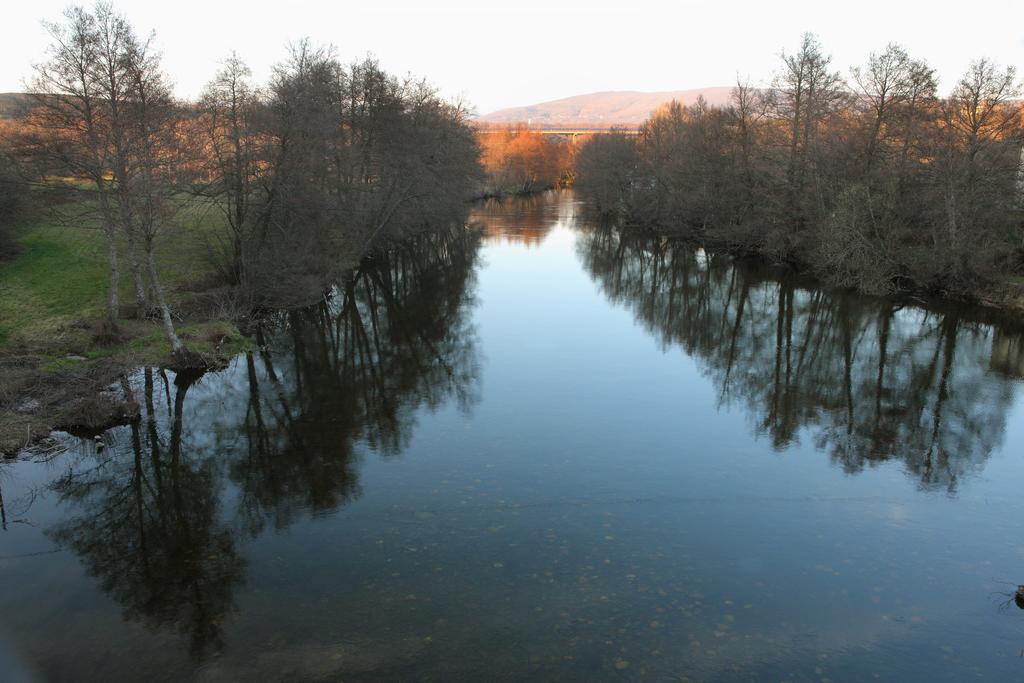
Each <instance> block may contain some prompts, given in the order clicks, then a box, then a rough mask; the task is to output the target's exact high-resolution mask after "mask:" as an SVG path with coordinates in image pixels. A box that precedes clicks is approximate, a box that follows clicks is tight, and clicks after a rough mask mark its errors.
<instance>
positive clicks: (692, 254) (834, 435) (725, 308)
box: [578, 226, 1021, 493]
mask: <svg viewBox="0 0 1024 683" xmlns="http://www.w3.org/2000/svg"><path fill="white" fill-rule="evenodd" d="M578 249H579V253H580V256H581V258H582V260H583V262H584V265H585V267H586V268H587V270H588V271H589V272H590V273H591V274H592V275H593V276H594V277H595V279H596V280H597V282H598V283H599V284H600V287H601V288H602V290H603V292H604V293H605V295H606V296H607V297H609V298H610V299H611V300H613V301H615V302H618V303H621V304H623V305H625V306H627V307H628V308H629V309H630V310H631V311H632V312H633V314H634V315H635V316H636V318H637V319H638V320H639V321H641V322H642V323H643V324H644V326H645V327H646V329H647V330H648V332H650V333H651V334H652V335H654V336H655V337H657V338H658V339H659V340H660V343H661V344H662V346H663V347H668V346H671V345H679V346H680V347H682V348H683V349H684V350H685V352H686V353H687V354H689V355H691V356H694V357H696V358H698V359H700V361H701V362H702V366H703V369H704V372H706V374H707V375H708V376H709V377H710V378H711V379H712V380H713V381H714V383H715V386H716V387H717V389H718V391H719V395H720V400H721V402H722V404H723V405H728V404H732V403H735V402H742V403H743V404H744V405H745V407H746V410H747V411H748V414H749V415H750V416H752V419H753V421H754V423H755V429H756V431H757V432H758V433H763V434H767V435H768V436H769V438H770V439H771V441H772V444H773V446H774V447H775V448H776V449H777V450H781V449H784V448H786V447H788V446H789V445H791V444H793V443H794V442H796V441H798V440H799V439H800V438H801V436H803V435H806V436H808V437H810V438H812V439H813V440H814V443H815V444H816V446H817V447H818V448H820V449H822V450H824V451H827V452H828V453H829V454H830V456H831V457H832V459H833V460H834V461H836V462H837V463H839V464H840V465H841V466H842V467H843V468H844V470H846V471H847V472H857V471H859V470H861V469H863V468H864V467H865V466H867V465H870V464H872V463H875V462H879V461H884V460H889V459H899V460H901V461H903V463H904V464H905V467H906V469H907V471H908V472H909V473H910V474H912V475H913V476H914V477H915V478H917V479H918V480H919V482H920V484H921V485H922V486H923V487H926V488H939V489H943V488H944V489H947V490H948V491H949V492H951V493H952V492H955V490H956V488H957V484H958V482H959V481H960V480H961V479H962V478H963V476H964V474H965V473H967V472H969V471H970V470H973V469H976V468H978V467H980V466H981V465H982V463H983V462H984V461H985V460H986V459H987V458H988V456H989V455H990V453H991V452H992V450H993V448H995V447H996V446H998V445H999V443H1000V442H1001V440H1002V437H1003V432H1004V428H1005V422H1006V414H1007V410H1008V409H1009V407H1010V403H1011V397H1012V393H1011V391H1012V384H1011V381H1010V380H1009V379H1008V378H1006V377H1005V376H1003V375H1006V374H1010V375H1015V374H1019V372H1020V370H1019V368H1020V367H1021V363H1020V362H1019V361H1020V355H1021V354H1019V353H1017V350H1019V349H1020V348H1021V343H1020V337H1019V335H1017V334H1014V333H1012V332H1010V331H1005V330H999V329H997V328H995V327H992V326H990V325H987V324H983V323H978V322H972V321H970V320H968V319H966V318H965V317H963V315H962V313H961V312H960V311H958V310H955V309H948V310H944V311H941V312H940V311H933V310H926V309H921V308H917V307H908V306H903V305H901V304H899V303H896V302H893V301H890V300H886V299H875V298H867V297H863V296H856V295H852V294H848V293H844V292H830V291H823V290H818V289H813V288H804V287H801V286H800V285H799V284H798V283H797V282H795V281H794V280H793V278H791V277H785V276H783V277H778V278H776V277H771V275H770V274H767V273H764V272H759V271H758V269H756V268H754V267H751V266H747V265H743V264H738V263H735V262H734V261H733V260H732V259H731V258H728V257H724V256H716V255H712V254H707V253H705V252H703V251H702V250H694V249H691V248H689V247H686V246H683V245H676V244H673V243H672V242H669V241H666V240H663V239H659V238H653V237H652V238H631V237H623V236H622V235H621V234H620V233H619V232H617V231H616V230H614V229H613V228H611V227H608V226H605V227H602V228H597V229H594V230H592V231H588V232H586V233H585V234H583V235H581V236H580V241H579V243H578ZM990 367H992V368H996V369H998V370H1000V373H993V372H991V371H990V370H989V368H990Z"/></svg>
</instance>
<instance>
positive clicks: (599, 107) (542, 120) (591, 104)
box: [477, 87, 732, 128]
mask: <svg viewBox="0 0 1024 683" xmlns="http://www.w3.org/2000/svg"><path fill="white" fill-rule="evenodd" d="M731 94H732V88H731V87H718V88H698V89H696V90H669V91H665V92H638V91H635V90H615V91H609V92H595V93H590V94H589V95H576V96H575V97H566V98H564V99H561V100H552V101H551V102H541V103H540V104H531V105H529V106H526V107H512V108H510V109H501V110H499V111H496V112H491V113H490V114H485V115H483V116H481V117H479V118H478V119H477V120H478V121H481V122H484V123H526V122H527V121H529V123H530V125H531V126H536V127H541V128H552V127H561V126H583V125H591V126H602V127H603V126H613V125H627V126H635V125H638V124H640V123H643V122H644V120H645V119H646V118H647V117H648V116H650V114H651V112H652V111H654V110H655V109H657V108H658V107H659V106H661V105H662V104H665V103H666V102H671V101H672V100H679V101H680V102H682V103H683V104H693V103H694V102H696V101H697V98H698V97H699V96H701V95H703V96H704V99H705V100H707V101H708V104H713V105H719V106H720V105H724V104H728V103H729V98H730V96H731Z"/></svg>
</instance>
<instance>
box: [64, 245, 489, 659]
mask: <svg viewBox="0 0 1024 683" xmlns="http://www.w3.org/2000/svg"><path fill="white" fill-rule="evenodd" d="M479 244H480V235H479V233H477V232H475V231H468V230H466V229H464V228H462V227H458V228H452V229H450V230H447V231H441V232H429V233H423V234H422V235H420V236H418V237H415V238H413V239H410V240H408V241H405V242H403V243H402V244H400V245H398V246H395V247H394V248H392V249H389V250H386V251H381V252H378V253H375V254H374V255H372V256H370V257H367V258H366V259H364V261H363V262H362V264H361V265H360V267H359V268H358V269H357V270H356V272H355V273H354V274H353V276H352V278H351V279H350V280H349V281H347V282H346V283H345V284H344V285H342V286H340V287H338V288H337V290H336V291H335V292H333V293H332V295H330V296H328V297H325V298H324V300H323V302H322V303H320V304H319V305H317V306H313V307H310V308H308V309H304V310H299V311H291V312H283V313H280V314H278V315H277V316H275V317H274V319H273V320H271V321H269V322H268V324H267V325H265V326H264V328H263V329H261V330H260V332H259V335H258V342H259V345H258V348H257V350H256V351H254V352H250V353H247V354H245V356H244V357H243V358H240V359H238V360H237V361H236V363H235V365H233V367H232V368H229V369H228V370H227V371H225V372H224V373H217V374H212V375H207V376H206V377H203V378H202V379H200V377H199V376H196V375H191V376H189V375H185V374H178V375H177V376H175V377H174V378H173V380H170V379H168V376H167V375H168V373H165V372H163V371H159V370H153V369H149V368H147V369H145V370H144V371H143V372H142V373H141V375H140V376H139V378H138V379H137V381H135V382H134V384H135V386H131V385H130V383H129V382H128V381H127V380H126V381H125V383H124V384H125V391H127V392H131V393H133V394H134V396H135V398H136V399H137V400H138V402H139V403H140V404H141V405H140V417H139V418H138V419H136V420H135V421H134V422H133V423H132V424H131V425H130V428H129V429H127V430H124V432H125V433H124V434H123V435H122V437H123V438H122V439H121V440H122V441H125V440H126V441H128V442H129V443H122V444H117V443H115V444H114V446H113V447H111V448H108V449H106V450H105V451H101V452H99V453H95V454H94V455H93V456H92V457H91V458H87V459H85V461H84V463H83V464H82V465H81V466H75V467H74V468H73V469H71V470H70V471H68V472H67V473H66V474H65V475H64V476H62V477H60V478H59V479H58V480H57V481H55V482H54V483H53V485H52V486H53V489H54V490H55V491H56V492H57V493H58V494H59V495H60V497H61V499H62V501H64V502H65V503H72V504H73V505H74V509H75V510H76V511H77V512H76V513H75V514H74V515H72V516H70V517H69V518H68V519H66V520H64V521H62V522H61V523H59V524H57V525H56V526H54V527H52V528H51V529H50V530H49V531H48V533H49V534H50V536H51V537H52V538H53V539H54V540H55V541H56V542H57V543H59V544H60V545H62V546H64V547H67V548H69V549H71V550H73V551H74V552H75V553H76V554H77V555H78V556H79V557H80V558H81V561H82V562H83V563H84V564H85V566H86V567H87V569H88V571H89V573H90V574H91V575H93V576H95V577H96V578H98V579H99V581H100V584H101V586H102V588H103V589H104V591H106V592H107V593H109V594H110V595H112V596H113V597H114V598H115V599H116V600H117V601H118V603H119V604H120V605H121V606H122V608H123V610H124V614H125V617H126V618H127V619H129V620H136V621H140V622H142V623H145V624H146V625H147V626H149V627H151V628H176V629H177V630H179V631H180V632H181V633H182V634H183V635H185V636H186V638H187V640H188V642H189V649H190V652H191V653H192V655H193V656H194V657H196V658H199V659H202V658H204V657H205V656H206V655H208V654H209V653H211V652H216V651H219V650H220V649H221V647H222V645H223V632H222V623H223V620H224V618H225V616H226V615H227V614H228V612H229V611H230V610H231V608H232V604H233V593H234V591H235V590H236V588H237V587H238V586H240V585H241V584H242V582H243V580H244V575H245V561H244V560H243V559H242V558H241V556H240V553H239V549H238V541H239V536H238V535H237V533H235V530H236V527H237V524H236V523H235V522H234V521H233V517H232V512H231V510H228V509H226V508H227V507H228V506H230V505H237V510H236V512H235V517H234V519H236V520H241V526H242V527H243V528H244V529H245V530H246V531H247V532H248V533H251V534H256V533H258V532H259V531H261V530H262V529H263V528H264V526H265V524H266V522H267V521H268V520H269V521H270V522H271V523H272V524H273V525H274V526H275V527H277V528H281V527H284V526H287V525H288V524H290V523H291V522H293V521H295V520H296V519H297V517H298V516H299V515H300V514H303V513H322V512H327V511H330V510H334V509H336V508H338V507H339V506H341V505H344V504H345V503H346V501H348V500H350V499H352V498H353V497H355V496H358V494H359V476H358V463H357V452H358V450H359V447H360V445H361V444H365V446H366V447H368V448H370V449H371V450H374V451H377V452H379V453H381V454H385V455H394V454H397V453H400V452H401V451H402V450H403V448H404V447H405V446H406V445H407V444H408V442H409V439H410V438H411V433H412V429H413V427H414V426H415V419H416V411H417V410H418V409H421V408H427V409H429V410H435V409H438V408H440V407H441V406H442V405H444V404H446V403H448V402H450V401H455V402H456V403H457V404H458V406H459V407H460V408H461V409H463V410H468V409H469V408H470V407H471V406H472V405H473V403H474V402H475V401H476V400H477V398H478V386H479V382H478V374H479V363H478V359H477V351H476V346H475V344H476V341H475V333H474V331H473V329H472V328H471V325H470V317H469V309H470V308H471V305H472V301H473V288H474V285H475V283H474V281H473V277H474V266H475V263H476V257H477V253H478V248H479ZM197 383H198V384H199V385H200V386H202V388H203V389H206V390H207V391H206V392H205V393H204V394H203V395H201V396H198V397H196V398H195V399H193V398H192V397H189V398H190V401H186V397H187V396H189V391H190V389H193V388H194V387H196V386H197ZM139 385H141V386H139ZM203 385H205V386H203ZM161 388H162V389H163V391H162V392H161V390H160V389H161ZM140 394H141V397H140V396H139V395H140ZM189 402H191V403H192V405H191V409H190V407H189V406H188V403H189Z"/></svg>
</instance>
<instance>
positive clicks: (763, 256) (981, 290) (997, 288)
mask: <svg viewBox="0 0 1024 683" xmlns="http://www.w3.org/2000/svg"><path fill="white" fill-rule="evenodd" d="M604 219H605V220H608V219H609V217H608V216H605V217H604ZM621 222H622V224H621V225H619V227H617V229H619V230H621V231H623V232H624V234H627V235H632V236H634V237H637V238H640V239H650V238H657V239H668V240H673V241H676V242H678V243H680V244H684V245H686V246H687V247H689V248H693V249H704V250H706V251H708V252H713V253H718V254H725V255H728V256H729V257H730V258H733V259H738V260H744V261H747V262H750V263H754V264H757V265H759V266H763V267H767V268H776V269H781V270H785V271H788V272H789V273H790V274H791V275H793V276H795V277H797V278H798V279H799V280H801V281H802V282H804V283H806V284H807V285H809V286H813V287H817V288H825V289H833V290H836V291H849V292H854V293H856V294H858V295H862V296H874V297H887V298H891V299H894V300H897V301H905V302H910V303H913V304H915V305H921V306H927V307H929V308H943V307H945V306H947V305H956V306H963V305H967V306H976V307H978V308H979V309H982V310H983V311H984V313H983V315H982V316H981V317H983V318H985V319H986V320H987V321H990V322H999V323H1002V324H1010V325H1013V326H1015V327H1016V326H1021V325H1024V277H1019V276H1006V277H1004V279H1002V280H1001V281H999V282H990V283H988V284H985V285H974V286H972V287H969V288H964V289H960V290H952V289H937V288H929V287H924V286H920V285H919V284H917V283H915V282H913V281H912V280H910V279H908V278H903V279H900V280H899V281H898V282H894V283H893V286H892V288H891V289H890V290H888V291H873V290H869V289H859V288H857V287H855V286H843V285H840V284H837V283H835V282H832V281H830V278H829V277H828V276H827V274H826V273H822V271H821V269H820V267H819V266H817V265H815V264H814V263H812V262H811V261H809V260H807V259H802V258H800V257H799V256H798V255H796V254H792V253H791V254H789V255H788V256H787V257H780V255H779V253H778V252H777V251H775V250H773V249H772V248H771V247H770V246H769V247H763V246H760V245H758V244H756V243H753V241H736V240H732V241H730V240H726V239H716V238H715V237H714V236H713V235H712V236H709V235H703V236H702V235H696V234H693V233H691V232H690V231H687V230H679V229H673V228H671V227H668V226H664V225H658V224H649V223H643V222H630V221H629V220H628V219H627V220H624V221H621Z"/></svg>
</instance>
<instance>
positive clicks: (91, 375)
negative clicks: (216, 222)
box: [0, 214, 249, 457]
mask: <svg viewBox="0 0 1024 683" xmlns="http://www.w3.org/2000/svg"><path fill="white" fill-rule="evenodd" d="M187 224H188V225H189V226H190V227H189V228H187V229H186V228H181V230H182V231H184V232H188V233H189V234H188V239H166V240H164V241H163V242H162V243H161V246H160V249H159V253H158V262H159V263H160V270H161V277H162V278H163V279H164V282H165V283H166V287H167V295H168V298H169V300H170V303H171V305H172V307H173V309H174V311H175V313H176V315H177V316H179V318H178V320H176V322H177V323H178V333H179V336H180V337H181V338H182V340H183V341H184V342H185V343H186V345H187V346H188V347H189V349H190V350H191V351H192V352H194V353H195V354H196V355H195V358H196V360H197V361H198V362H199V363H201V364H203V365H206V366H208V367H217V366H220V365H222V364H223V363H224V362H225V361H226V359H228V358H231V357H232V356H233V355H235V354H236V353H238V352H239V351H240V350H242V349H244V348H245V347H246V346H247V345H248V343H249V342H248V340H247V339H246V338H245V336H244V335H243V334H242V333H241V332H240V330H239V328H238V326H237V325H236V323H235V321H233V320H230V319H228V318H227V317H225V316H222V315H218V314H217V306H216V305H215V302H216V299H217V292H216V290H215V287H214V285H213V282H214V280H213V278H212V268H211V267H210V265H209V259H208V257H207V254H206V253H205V250H206V248H207V247H206V245H207V244H208V240H206V239H205V237H206V236H208V234H207V233H209V232H210V224H209V221H204V220H201V217H198V216H197V217H196V218H195V220H190V221H187ZM174 237H182V235H178V236H174ZM17 243H18V247H19V249H18V252H17V253H16V254H15V255H14V256H12V257H11V258H9V259H7V260H5V261H3V262H0V456H6V457H9V456H11V455H13V454H14V453H15V452H16V451H17V450H18V449H20V448H23V447H25V446H27V445H31V444H32V443H34V442H36V441H38V440H39V439H41V438H44V437H46V436H47V435H48V434H49V433H50V432H51V431H52V430H54V429H61V430H68V431H76V432H84V433H88V432H98V431H101V430H102V429H104V428H105V427H107V426H110V425H111V424H118V423H121V422H123V421H124V420H125V419H128V418H129V417H130V415H131V413H132V410H133V408H132V406H130V405H127V404H124V403H123V402H120V401H119V400H117V399H115V398H114V394H112V393H111V392H107V391H106V390H107V389H108V388H109V387H110V386H111V385H113V384H115V383H117V382H118V380H119V378H120V377H122V376H123V375H124V374H125V373H127V372H130V371H132V370H133V369H135V368H137V367H140V366H143V365H153V366H171V365H172V364H173V363H172V357H171V349H170V345H169V343H168V341H167V339H166V336H165V334H164V332H163V329H162V327H161V325H160V324H159V323H158V322H157V321H155V320H137V319H135V318H134V310H132V309H131V307H123V308H122V312H121V320H119V327H120V332H119V334H120V336H119V338H118V339H116V340H111V339H104V338H102V336H101V335H99V334H98V332H99V321H100V320H102V318H103V315H104V310H105V309H104V305H105V290H106V284H107V263H106V254H105V250H104V245H103V241H102V239H101V237H100V233H99V231H98V226H96V225H95V224H94V222H93V221H92V220H91V219H89V218H85V219H82V220H80V221H76V222H75V223H74V225H73V226H67V225H62V224H61V223H60V222H59V221H57V220H56V219H55V218H54V216H53V215H50V214H46V215H42V216H39V217H37V218H36V219H35V220H33V221H32V222H31V223H30V224H28V225H26V226H25V227H24V229H23V230H22V231H21V232H20V235H19V237H18V240H17ZM121 289H122V292H121V299H122V301H131V300H132V297H131V293H130V282H129V280H128V277H127V274H124V277H122V283H121Z"/></svg>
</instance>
